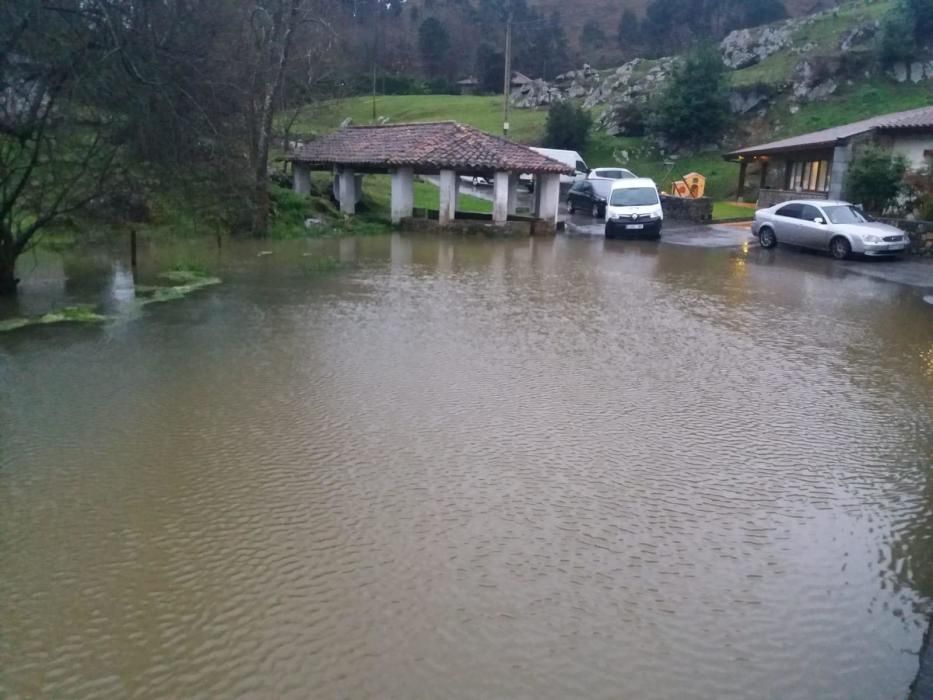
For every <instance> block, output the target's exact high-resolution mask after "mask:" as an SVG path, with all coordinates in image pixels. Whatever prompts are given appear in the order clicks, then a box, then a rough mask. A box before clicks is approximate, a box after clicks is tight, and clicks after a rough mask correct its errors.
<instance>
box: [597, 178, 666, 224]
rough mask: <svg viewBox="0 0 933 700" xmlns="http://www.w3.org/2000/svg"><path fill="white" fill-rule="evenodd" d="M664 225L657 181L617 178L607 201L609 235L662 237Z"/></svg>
mask: <svg viewBox="0 0 933 700" xmlns="http://www.w3.org/2000/svg"><path fill="white" fill-rule="evenodd" d="M663 224H664V210H663V209H661V196H660V195H659V194H658V188H657V185H655V184H654V180H649V179H648V178H643V177H638V178H629V179H627V180H617V181H616V182H614V183H613V185H612V191H611V192H610V193H609V201H608V202H607V204H606V238H617V237H618V238H623V237H625V238H660V237H661V227H662V225H663Z"/></svg>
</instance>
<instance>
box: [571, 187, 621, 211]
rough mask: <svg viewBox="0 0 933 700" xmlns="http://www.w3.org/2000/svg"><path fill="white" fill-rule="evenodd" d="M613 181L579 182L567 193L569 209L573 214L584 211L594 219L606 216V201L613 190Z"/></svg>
mask: <svg viewBox="0 0 933 700" xmlns="http://www.w3.org/2000/svg"><path fill="white" fill-rule="evenodd" d="M612 182H613V181H612V180H579V181H577V182H575V183H574V185H573V187H571V188H570V192H568V193H567V209H568V211H570V213H571V214H575V213H576V212H578V211H584V212H586V213H588V214H591V215H592V216H593V217H594V218H597V219H602V218H603V217H605V216H606V200H607V199H608V198H609V191H610V190H611V189H612Z"/></svg>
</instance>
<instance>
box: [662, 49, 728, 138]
mask: <svg viewBox="0 0 933 700" xmlns="http://www.w3.org/2000/svg"><path fill="white" fill-rule="evenodd" d="M730 116H731V113H730V108H729V83H728V76H727V74H726V68H725V66H724V65H723V63H722V59H721V58H720V56H719V52H718V51H717V50H716V48H715V47H713V46H704V47H702V48H700V49H697V50H695V51H693V52H691V53H690V54H688V55H687V57H686V59H685V60H684V61H683V62H682V63H681V64H680V65H679V66H677V67H676V68H675V69H674V73H673V75H672V76H671V79H670V81H669V82H668V85H667V87H666V89H665V90H664V92H663V93H662V95H661V97H660V99H659V100H658V103H657V106H656V108H655V110H654V113H653V114H652V116H651V124H652V127H653V130H654V131H655V132H656V133H657V134H659V135H661V136H664V137H665V138H667V139H669V140H670V141H672V142H674V143H677V144H684V145H693V146H697V145H700V144H705V143H711V142H714V141H718V140H719V139H720V138H721V137H722V135H723V133H725V130H726V128H727V127H728V126H729V122H730Z"/></svg>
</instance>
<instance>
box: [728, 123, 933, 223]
mask: <svg viewBox="0 0 933 700" xmlns="http://www.w3.org/2000/svg"><path fill="white" fill-rule="evenodd" d="M866 144H874V145H877V146H881V147H882V148H885V149H888V150H890V151H891V152H892V153H899V154H901V155H903V156H904V157H905V158H906V159H907V163H908V166H909V167H910V168H911V169H912V170H919V169H921V168H923V167H925V166H926V165H927V164H928V162H929V161H928V159H929V158H931V157H933V106H929V107H921V108H919V109H911V110H908V111H906V112H894V113H892V114H883V115H881V116H879V117H872V118H871V119H864V120H862V121H858V122H853V123H851V124H845V125H843V126H837V127H833V128H831V129H823V130H821V131H814V132H812V133H809V134H803V135H801V136H794V137H792V138H788V139H782V140H780V141H773V142H771V143H765V144H761V145H759V146H749V147H747V148H740V149H738V150H735V151H732V152H730V153H726V154H725V155H724V156H723V157H724V158H725V160H727V161H732V162H736V163H739V166H740V167H739V185H738V191H737V195H738V199H740V200H741V199H743V196H744V194H745V190H746V187H747V179H748V167H749V164H751V165H752V166H753V167H755V168H757V171H758V206H759V208H762V207H770V206H773V205H774V204H779V203H780V202H785V201H787V200H790V199H842V198H843V197H844V192H845V180H846V174H847V172H848V169H849V165H850V164H851V163H852V161H853V159H854V158H855V157H856V156H857V154H858V151H859V149H860V148H863V147H864V146H865V145H866Z"/></svg>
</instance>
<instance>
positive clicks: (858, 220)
mask: <svg viewBox="0 0 933 700" xmlns="http://www.w3.org/2000/svg"><path fill="white" fill-rule="evenodd" d="M823 211H825V212H826V216H828V217H829V220H830V222H832V223H834V224H864V223H866V222H867V221H868V219H866V218H865V217H864V216H863V215H862V212H860V211H859V210H858V209H856V208H855V207H852V206H848V205H846V206H838V207H823Z"/></svg>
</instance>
